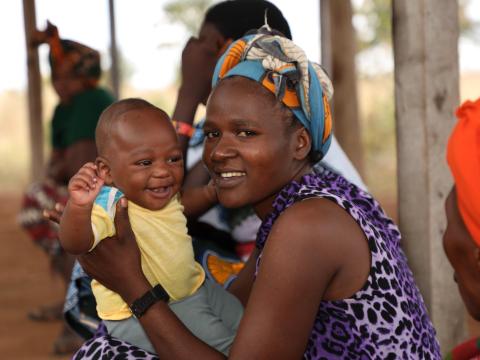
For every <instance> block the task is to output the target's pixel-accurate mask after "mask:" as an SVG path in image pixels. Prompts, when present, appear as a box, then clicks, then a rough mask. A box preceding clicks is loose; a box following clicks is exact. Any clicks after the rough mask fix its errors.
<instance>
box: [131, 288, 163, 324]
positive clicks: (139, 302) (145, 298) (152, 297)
mask: <svg viewBox="0 0 480 360" xmlns="http://www.w3.org/2000/svg"><path fill="white" fill-rule="evenodd" d="M169 300H170V296H169V295H168V293H167V292H166V291H165V289H164V288H163V287H162V286H161V285H160V284H157V285H155V286H154V287H153V288H152V289H150V290H148V291H147V292H146V293H145V294H143V295H142V296H140V297H139V298H138V299H136V300H135V301H134V302H133V303H132V304H131V305H130V310H131V311H132V313H133V315H134V316H135V317H136V318H137V319H138V318H140V317H142V315H143V314H145V312H146V311H147V310H148V309H149V308H150V307H151V306H152V305H153V304H155V303H156V302H157V301H163V302H168V301H169Z"/></svg>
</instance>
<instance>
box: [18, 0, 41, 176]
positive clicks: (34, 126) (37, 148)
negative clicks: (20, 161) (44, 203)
mask: <svg viewBox="0 0 480 360" xmlns="http://www.w3.org/2000/svg"><path fill="white" fill-rule="evenodd" d="M23 17H24V24H25V43H26V46H27V71H28V117H29V125H30V127H29V130H30V163H31V166H30V177H31V179H32V180H34V181H36V180H39V179H40V178H41V177H42V175H43V170H44V158H43V124H42V86H41V85H42V79H41V76H40V67H39V63H38V51H37V48H36V47H33V46H30V44H31V35H32V33H33V31H35V30H36V15H35V0H23Z"/></svg>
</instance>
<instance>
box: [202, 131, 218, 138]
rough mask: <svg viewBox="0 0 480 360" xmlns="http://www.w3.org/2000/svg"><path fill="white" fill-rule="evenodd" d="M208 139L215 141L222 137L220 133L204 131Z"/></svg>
mask: <svg viewBox="0 0 480 360" xmlns="http://www.w3.org/2000/svg"><path fill="white" fill-rule="evenodd" d="M204 134H205V137H206V138H207V139H213V138H216V137H219V136H220V131H204Z"/></svg>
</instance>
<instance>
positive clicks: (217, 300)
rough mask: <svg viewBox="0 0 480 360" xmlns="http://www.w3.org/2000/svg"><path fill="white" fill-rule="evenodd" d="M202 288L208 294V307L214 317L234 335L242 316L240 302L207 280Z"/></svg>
mask: <svg viewBox="0 0 480 360" xmlns="http://www.w3.org/2000/svg"><path fill="white" fill-rule="evenodd" d="M204 286H205V288H206V290H207V293H208V302H209V305H210V306H211V308H212V310H213V311H214V312H215V315H216V316H218V317H219V318H220V319H222V322H223V323H224V324H225V325H226V326H228V327H229V328H230V329H232V331H235V333H236V332H237V329H238V326H239V325H240V320H242V316H243V306H242V304H241V302H240V301H239V300H238V299H237V298H236V297H235V296H234V295H232V294H231V293H229V292H228V291H227V290H225V289H224V288H223V287H221V286H220V285H219V284H217V283H215V282H213V281H209V280H208V279H207V280H206V281H205V285H204Z"/></svg>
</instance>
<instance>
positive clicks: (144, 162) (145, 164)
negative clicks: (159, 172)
mask: <svg viewBox="0 0 480 360" xmlns="http://www.w3.org/2000/svg"><path fill="white" fill-rule="evenodd" d="M136 165H139V166H150V165H152V161H151V160H140V161H137V162H136Z"/></svg>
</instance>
